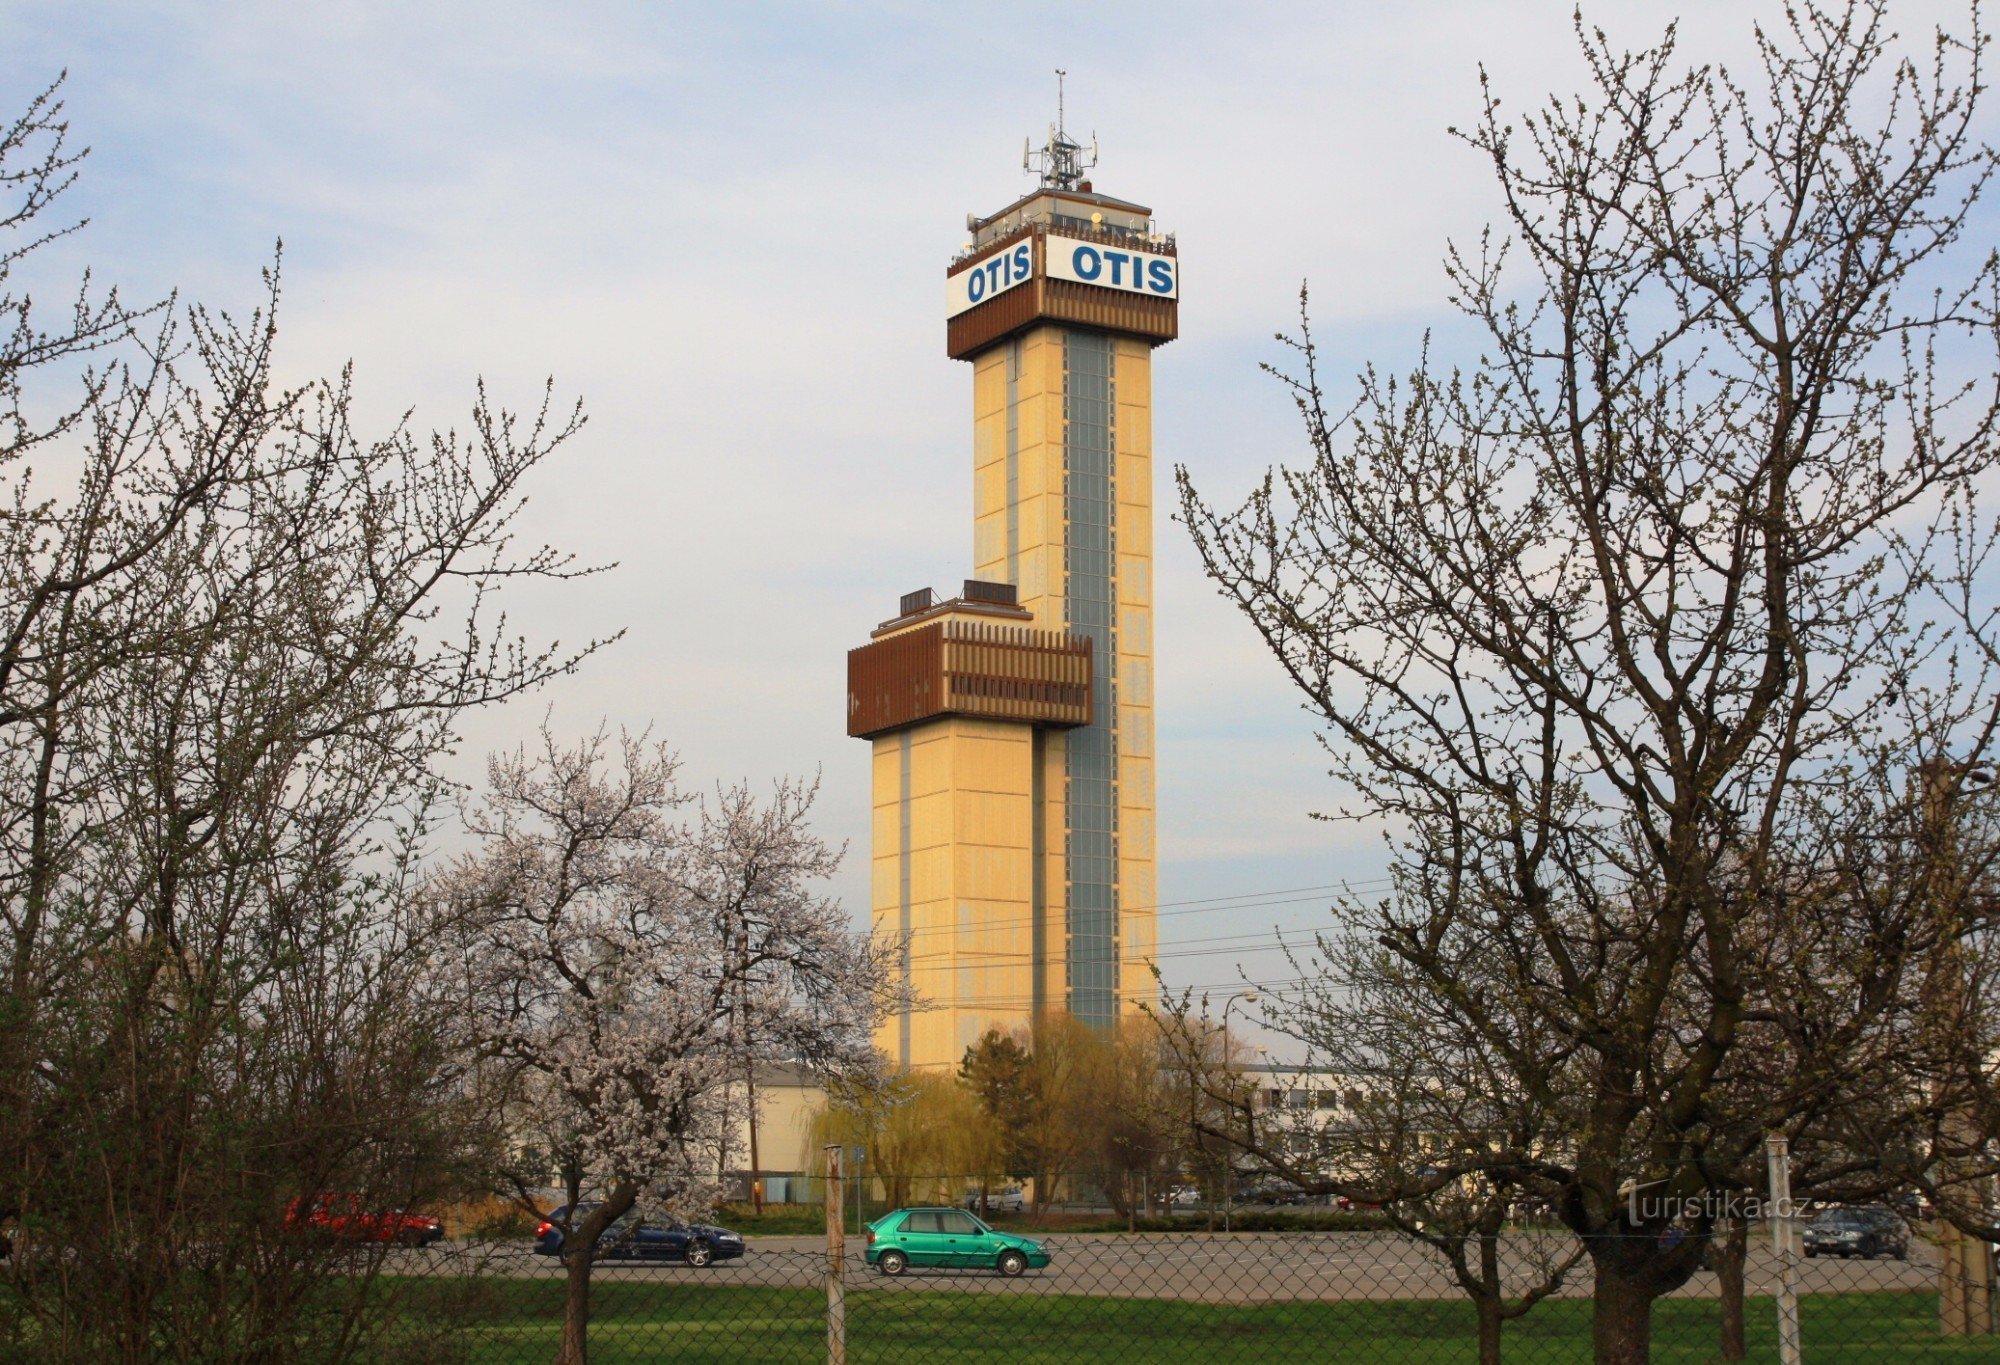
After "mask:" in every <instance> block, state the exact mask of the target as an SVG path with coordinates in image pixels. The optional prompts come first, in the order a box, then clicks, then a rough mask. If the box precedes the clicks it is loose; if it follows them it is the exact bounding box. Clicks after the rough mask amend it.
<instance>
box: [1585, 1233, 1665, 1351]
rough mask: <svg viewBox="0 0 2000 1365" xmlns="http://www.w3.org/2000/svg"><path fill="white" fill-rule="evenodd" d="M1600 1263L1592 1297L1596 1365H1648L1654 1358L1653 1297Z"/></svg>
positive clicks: (1606, 1265) (1592, 1338) (1606, 1262)
mask: <svg viewBox="0 0 2000 1365" xmlns="http://www.w3.org/2000/svg"><path fill="white" fill-rule="evenodd" d="M1610 1260H1611V1258H1610V1257H1605V1258H1604V1259H1603V1260H1599V1261H1598V1262H1597V1288H1596V1291H1595V1292H1594V1293H1593V1294H1592V1296H1591V1345H1592V1352H1593V1353H1592V1356H1591V1359H1592V1360H1594V1361H1595V1362H1596V1365H1647V1362H1648V1361H1650V1360H1651V1358H1652V1346H1653V1296H1652V1294H1650V1293H1649V1292H1647V1287H1646V1286H1645V1285H1644V1284H1643V1283H1641V1282H1640V1281H1639V1280H1637V1279H1634V1278H1632V1277H1630V1276H1627V1275H1623V1274H1620V1273H1619V1271H1618V1270H1617V1268H1616V1267H1615V1266H1613V1265H1611V1264H1609V1262H1610Z"/></svg>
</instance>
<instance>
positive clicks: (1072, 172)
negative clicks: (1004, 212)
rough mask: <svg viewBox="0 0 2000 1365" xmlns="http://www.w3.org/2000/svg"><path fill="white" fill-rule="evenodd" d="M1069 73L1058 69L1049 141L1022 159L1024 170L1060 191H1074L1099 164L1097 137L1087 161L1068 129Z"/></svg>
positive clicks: (1093, 138)
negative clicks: (1066, 86) (1054, 117)
mask: <svg viewBox="0 0 2000 1365" xmlns="http://www.w3.org/2000/svg"><path fill="white" fill-rule="evenodd" d="M1068 75H1069V72H1067V71H1065V70H1064V69H1063V68H1061V67H1057V68H1056V121H1055V122H1054V123H1051V124H1050V125H1049V140H1048V142H1047V143H1045V144H1044V145H1043V146H1042V149H1041V150H1040V151H1030V152H1028V153H1026V154H1025V155H1024V156H1023V157H1022V158H1021V169H1022V170H1024V171H1029V172H1033V173H1036V174H1039V175H1040V176H1041V178H1042V183H1043V184H1044V185H1052V186H1054V187H1055V188H1057V189H1062V190H1073V189H1075V188H1076V187H1077V183H1078V182H1079V181H1081V180H1082V179H1083V177H1084V173H1085V172H1087V171H1089V170H1090V169H1091V168H1092V167H1093V166H1095V165H1096V164H1097V134H1095V133H1092V134H1091V135H1090V154H1089V157H1088V159H1086V158H1085V155H1084V150H1083V146H1082V144H1080V143H1078V142H1077V141H1075V140H1074V139H1073V138H1071V137H1070V135H1069V131H1068V129H1067V127H1066V126H1065V125H1066V123H1067V121H1068V101H1067V98H1066V95H1067V92H1066V90H1065V88H1064V81H1065V78H1066V77H1068Z"/></svg>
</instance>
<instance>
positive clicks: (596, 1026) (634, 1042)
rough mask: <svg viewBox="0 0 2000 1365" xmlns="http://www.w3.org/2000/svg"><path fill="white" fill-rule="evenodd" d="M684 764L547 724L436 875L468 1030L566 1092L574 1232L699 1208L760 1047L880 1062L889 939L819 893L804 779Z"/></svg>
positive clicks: (584, 1301)
mask: <svg viewBox="0 0 2000 1365" xmlns="http://www.w3.org/2000/svg"><path fill="white" fill-rule="evenodd" d="M678 768H679V761H678V759H677V758H676V757H675V756H674V755H673V754H672V753H671V752H669V751H668V750H667V749H666V748H665V747H663V746H659V745H654V744H650V743H648V742H647V741H646V740H645V739H643V738H637V739H635V738H631V737H629V736H628V737H624V738H623V739H622V740H621V741H620V742H618V743H616V744H614V743H612V742H611V741H610V740H609V738H608V737H607V736H606V735H605V734H604V733H603V732H601V731H600V732H599V733H598V734H597V735H596V736H595V737H594V738H592V739H589V740H587V741H585V742H583V743H581V744H579V745H577V746H575V747H563V746H562V745H560V744H558V743H557V741H556V740H555V739H554V738H553V737H552V736H551V735H549V734H548V732H547V731H546V730H544V732H543V735H542V742H541V748H540V751H539V752H537V753H536V754H534V756H533V757H530V756H529V754H528V753H527V752H526V751H525V750H523V751H517V752H516V753H514V754H511V755H505V756H496V757H495V758H494V759H493V760H492V761H491V763H490V765H489V785H490V788H491V790H490V793H489V794H488V796H487V797H486V799H485V801H484V802H483V804H482V805H481V806H480V807H479V808H478V809H477V810H476V811H474V812H473V813H472V815H471V816H470V817H469V819H470V823H471V825H472V828H473V830H474V832H475V833H477V834H478V835H479V836H480V837H481V839H482V842H483V847H482V848H481V849H480V850H479V851H478V852H476V853H474V854H471V855H468V856H466V857H464V858H462V859H460V860H459V861H458V862H457V863H456V864H455V865H454V866H453V867H452V869H451V871H450V873H449V874H448V876H447V877H446V878H445V879H444V882H443V884H442V887H441V889H442V891H443V892H444V894H445V895H447V896H448V897H449V898H450V899H451V900H452V901H453V902H455V905H456V909H457V911H458V918H459V920H460V922H461V923H462V924H463V925H464V926H465V938H464V942H463V946H462V954H461V956H462V961H463V963H464V968H465V971H466V989H467V999H468V1005H469V1008H468V1011H467V1027H468V1029H469V1030H470V1031H471V1034H472V1035H473V1036H472V1040H471V1041H472V1042H473V1043H474V1045H475V1046H477V1047H478V1048H479V1049H480V1050H481V1051H482V1052H483V1053H484V1054H485V1055H486V1056H487V1057H489V1058H490V1059H492V1060H493V1061H494V1062H495V1063H496V1064H498V1065H499V1066H500V1067H502V1068H503V1069H504V1070H505V1071H507V1072H508V1073H509V1074H510V1075H512V1076H514V1077H515V1078H516V1079H517V1081H518V1082H519V1089H518V1090H517V1092H516V1093H517V1094H518V1095H519V1096H520V1097H521V1099H522V1100H523V1101H525V1102H528V1103H532V1104H534V1105H537V1106H544V1107H547V1106H554V1107H558V1108H559V1109H560V1111H561V1114H560V1117H561V1120H562V1124H563V1127H564V1128H565V1130H566V1131H567V1132H568V1133H569V1134H570V1135H571V1138H570V1141H569V1144H568V1145H569V1146H570V1149H571V1150H570V1153H569V1156H570V1159H571V1160H572V1161H573V1163H574V1169H575V1179H576V1183H577V1184H578V1185H579V1186H580V1187H581V1188H582V1189H583V1190H584V1191H585V1192H586V1194H587V1195H589V1196H590V1197H593V1198H594V1199H596V1200H597V1201H598V1202H597V1204H596V1207H595V1208H594V1209H592V1210H590V1211H589V1212H588V1214H587V1215H578V1216H577V1217H576V1218H574V1219H573V1220H570V1221H571V1223H572V1226H569V1227H567V1228H566V1229H565V1240H566V1244H567V1245H568V1246H571V1247H582V1248H594V1247H596V1245H597V1241H598V1237H599V1234H600V1233H602V1232H603V1230H604V1229H605V1228H607V1227H608V1226H610V1225H611V1223H612V1222H614V1221H615V1220H616V1219H618V1218H619V1217H621V1216H622V1215H624V1214H625V1213H627V1212H628V1211H630V1210H631V1209H632V1208H633V1207H634V1206H635V1205H638V1204H641V1203H643V1204H644V1205H645V1206H647V1207H655V1208H661V1209H666V1210H670V1211H676V1212H686V1211H692V1210H695V1209H699V1208H702V1207H705V1206H706V1205H707V1203H708V1202H709V1201H710V1200H712V1199H713V1197H714V1196H715V1194H716V1193H717V1191H716V1190H715V1189H714V1186H713V1180H714V1175H715V1166H714V1156H715V1153H716V1151H717V1150H718V1144H719V1143H720V1142H721V1141H722V1140H723V1136H724V1135H723V1125H724V1122H725V1117H726V1115H725V1108H724V1101H725V1098H726V1086H727V1083H728V1082H729V1081H730V1080H732V1079H736V1078H740V1077H741V1076H742V1075H743V1074H744V1072H745V1069H746V1067H747V1066H749V1065H751V1064H753V1063H754V1062H755V1061H757V1060H760V1059H767V1060H779V1059H783V1060H788V1061H792V1062H795V1063H800V1064H803V1065H805V1066H807V1067H809V1068H811V1069H813V1070H816V1071H818V1072H820V1073H821V1074H824V1075H843V1076H849V1075H853V1074H854V1073H857V1072H869V1071H872V1070H873V1068H874V1067H875V1066H876V1065H877V1060H878V1054H877V1053H876V1052H875V1051H874V1049H873V1046H872V1044H871V1042H870V1035H871V1033H872V1032H873V1029H874V1027H875V1025H876V1023H877V1022H878V1020H879V1019H880V1018H881V1017H882V1015H883V1014H884V1012H885V1011H886V1010H888V1009H890V1008H892V1007H893V1006H894V1004H895V1003H896V1002H895V998H894V994H893V991H894V988H893V986H892V980H893V977H892V974H891V972H890V970H889V964H890V961H891V949H892V948H893V945H882V944H877V943H873V942H871V940H870V938H869V936H868V935H867V934H866V933H865V932H858V931H857V930H856V929H855V928H854V926H853V924H852V922H851V920H850V919H849V917H848V915H847V914H846V912H845V911H844V910H842V909H841V907H840V906H839V904H838V903H837V902H835V901H833V900H831V899H829V898H827V897H825V896H823V895H821V894H819V891H818V886H819V883H820V882H821V881H822V880H823V879H824V878H825V877H827V876H828V875H829V874H830V873H832V872H833V871H834V869H835V867H836V866H837V865H838V863H839V859H840V851H839V850H837V849H834V848H830V847H829V846H828V845H827V844H826V843H825V842H824V841H822V840H821V839H820V838H819V837H817V836H816V835H815V834H813V833H812V831H811V829H810V828H809V826H808V824H807V818H808V816H809V814H810V812H811V808H812V803H813V799H814V796H815V795H816V790H817V787H816V784H812V783H800V782H796V781H790V780H787V781H781V782H779V783H778V784H777V785H776V786H775V787H774V788H773V789H772V791H771V792H770V793H769V795H767V796H764V797H761V798H760V797H759V795H758V794H757V793H755V792H754V791H753V790H752V789H751V788H750V787H749V786H748V785H738V786H734V787H728V788H723V789H720V790H718V791H717V792H716V793H715V794H714V795H713V796H712V797H710V798H707V799H700V800H697V799H694V798H691V797H689V796H688V795H686V794H685V793H683V792H682V791H681V790H680V788H679V787H678V785H677V784H676V776H677V772H678ZM542 1117H543V1118H545V1119H546V1118H548V1117H550V1116H549V1115H546V1114H544V1115H543V1116H542ZM594 1256H595V1253H594V1252H592V1251H585V1252H582V1253H580V1254H573V1255H572V1256H571V1257H570V1304H569V1323H568V1327H567V1328H566V1331H565V1341H564V1352H563V1356H562V1359H563V1360H565V1361H574V1362H581V1361H582V1360H583V1359H584V1358H585V1356H584V1351H585V1349H586V1347H585V1338H584V1327H585V1324H586V1323H587V1321H588V1311H589V1298H588V1295H589V1268H590V1264H591V1262H592V1260H593V1259H594Z"/></svg>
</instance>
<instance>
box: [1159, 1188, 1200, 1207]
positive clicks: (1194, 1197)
mask: <svg viewBox="0 0 2000 1365" xmlns="http://www.w3.org/2000/svg"><path fill="white" fill-rule="evenodd" d="M1167 1202H1168V1203H1169V1204H1172V1205H1173V1206H1174V1207H1175V1208H1177V1209H1191V1208H1193V1207H1194V1206H1195V1205H1197V1204H1199V1203H1201V1190H1200V1188H1199V1187H1198V1186H1194V1185H1176V1186H1174V1187H1173V1188H1172V1189H1171V1190H1168V1191H1167Z"/></svg>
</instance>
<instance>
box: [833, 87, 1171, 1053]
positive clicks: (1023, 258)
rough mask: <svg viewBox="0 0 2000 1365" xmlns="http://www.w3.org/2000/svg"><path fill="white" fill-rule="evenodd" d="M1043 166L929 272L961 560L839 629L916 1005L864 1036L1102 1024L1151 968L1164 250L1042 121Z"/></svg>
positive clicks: (882, 928)
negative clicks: (967, 463)
mask: <svg viewBox="0 0 2000 1365" xmlns="http://www.w3.org/2000/svg"><path fill="white" fill-rule="evenodd" d="M1026 160H1027V161H1028V162H1029V163H1031V164H1032V163H1034V162H1035V161H1037V160H1038V161H1039V166H1038V167H1034V168H1035V169H1038V170H1039V172H1040V184H1039V185H1038V186H1037V187H1036V188H1035V189H1034V190H1033V191H1031V192H1030V193H1028V194H1027V195H1025V196H1023V197H1022V198H1020V199H1018V200H1016V201H1015V202H1014V203H1012V204H1009V205H1008V206H1007V207H1006V208H1004V209H1002V210H1000V211H999V212H998V213H995V214H993V215H991V216H989V217H985V218H981V217H979V216H977V215H973V216H971V217H969V218H968V219H967V224H966V225H967V227H968V229H969V230H970V233H971V240H970V241H969V242H968V243H967V245H966V247H965V249H964V250H963V251H962V252H961V253H960V254H959V256H958V258H957V259H956V260H954V261H953V262H952V263H951V265H950V266H949V267H948V268H947V270H946V272H945V284H946V304H945V315H946V324H945V327H946V335H945V349H946V351H947V352H948V353H949V354H950V355H951V357H952V358H953V359H955V360H965V361H970V362H971V364H972V373H973V381H972V395H973V404H972V406H973V440H972V452H973V457H972V466H973V467H972V475H973V488H974V512H973V534H972V545H973V552H972V559H973V566H974V573H975V575H976V576H975V577H974V578H971V579H968V580H966V582H965V586H964V590H963V591H962V592H961V593H960V594H959V595H957V596H955V597H950V598H945V599H940V598H939V596H938V595H937V594H936V593H934V592H932V591H930V590H929V589H925V590H923V591H920V592H915V593H910V594H907V595H906V596H905V597H904V598H903V599H902V602H901V604H900V608H899V610H898V613H897V615H896V616H895V617H894V618H893V619H891V620H889V621H887V622H885V623H883V624H882V625H881V626H880V627H878V628H877V629H876V630H875V631H874V633H873V635H872V636H871V637H870V642H869V643H868V644H866V645H863V646H862V647H860V648H859V649H855V650H852V651H850V653H849V655H848V733H849V734H851V735H855V736H858V737H861V738H865V739H868V740H870V741H871V742H872V743H873V745H874V830H873V846H874V849H873V851H874V857H873V870H874V891H873V924H874V928H875V932H876V933H877V934H879V935H882V936H884V937H885V938H887V939H889V940H892V941H895V942H898V943H900V944H902V945H904V946H903V949H902V959H901V965H902V971H903V973H904V976H905V980H907V981H908V983H909V984H910V986H911V988H912V990H913V991H914V993H915V995H916V996H917V997H918V1004H917V1007H916V1008H915V1009H914V1010H912V1011H910V1012H908V1013H905V1014H901V1015H899V1016H897V1017H895V1018H893V1019H891V1020H890V1021H889V1022H888V1023H887V1024H886V1025H885V1026H884V1029H883V1032H882V1035H881V1037H880V1039H879V1042H880V1044H881V1046H882V1047H883V1049H884V1051H886V1052H887V1053H888V1054H889V1055H890V1057H891V1058H892V1059H894V1060H895V1061H896V1062H897V1063H898V1064H899V1065H901V1066H903V1067H906V1068H908V1067H953V1066H956V1065H957V1064H958V1061H959V1059H960V1058H961V1057H962V1056H963V1055H964V1053H965V1049H966V1048H967V1047H969V1046H971V1045H972V1044H973V1043H974V1042H976V1041H977V1040H978V1038H979V1036H980V1035H981V1034H982V1033H984V1032H985V1031H986V1030H987V1029H989V1028H994V1027H999V1028H1002V1029H1011V1028H1015V1027H1019V1026H1021V1025H1023V1024H1030V1023H1032V1022H1033V1021H1034V1020H1037V1019H1040V1018H1042V1017H1043V1016H1044V1015H1045V1014H1046V1013H1047V1012H1048V1011H1050V1010H1055V1009H1063V1010H1067V1011H1069V1012H1070V1013H1072V1014H1074V1015H1075V1016H1077V1017H1078V1018H1080V1019H1082V1020H1084V1021H1085V1022H1087V1023H1090V1024H1092V1025H1095V1026H1098V1027H1107V1028H1108V1027H1110V1026H1111V1025H1112V1024H1114V1023H1115V1022H1116V1020H1117V1018H1118V1016H1119V1015H1120V1014H1121V1013H1123V1012H1125V1011H1128V1010H1131V1009H1133V1008H1135V1007H1136V1005H1137V1004H1138V1003H1139V1002H1141V1001H1143V1000H1146V999H1148V998H1149V997H1150V996H1151V994H1152V990H1153V984H1152V975H1151V963H1152V958H1153V954H1154V951H1155V946H1154V945H1155V933H1156V931H1155V921H1154V909H1153V907H1154V904H1155V902H1156V901H1157V899H1158V897H1157V895H1156V880H1155V861H1154V849H1153V843H1154V836H1153V792H1154V781H1153V762H1154V754H1153V732H1154V727H1153V483H1154V479H1153V429H1152V352H1153V348H1154V347H1155V346H1158V345H1160V344H1162V343H1163V342H1167V341H1171V340H1173V339H1174V337H1175V336H1176V335H1178V331H1179V313H1178V310H1179V299H1180V261H1179V256H1178V253H1177V250H1176V247H1175V243H1174V240H1173V238H1172V237H1170V236H1165V235H1162V234H1160V233H1158V232H1156V231H1155V230H1154V227H1153V222H1152V216H1151V210H1149V209H1147V208H1145V207H1144V206H1143V205H1139V204H1134V203H1128V202H1127V201H1125V200H1122V199H1113V198H1111V197H1110V196H1108V195H1104V194H1099V193H1097V192H1096V190H1095V189H1094V188H1093V187H1092V185H1091V182H1090V181H1089V180H1088V179H1086V178H1084V177H1085V174H1086V173H1087V171H1088V170H1089V169H1090V163H1094V161H1095V151H1094V148H1093V149H1092V152H1091V155H1090V162H1089V163H1087V162H1086V160H1085V153H1084V149H1083V148H1082V147H1081V146H1080V145H1079V144H1078V143H1076V142H1075V141H1073V140H1072V139H1071V138H1070V137H1069V136H1068V134H1067V133H1066V132H1065V131H1064V130H1063V128H1062V126H1061V123H1060V122H1058V123H1057V124H1056V125H1055V126H1053V127H1052V128H1051V129H1050V130H1049V140H1048V142H1047V144H1046V145H1045V146H1044V147H1043V148H1042V150H1041V152H1040V153H1038V154H1035V155H1033V156H1030V157H1029V158H1027V159H1026Z"/></svg>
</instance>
